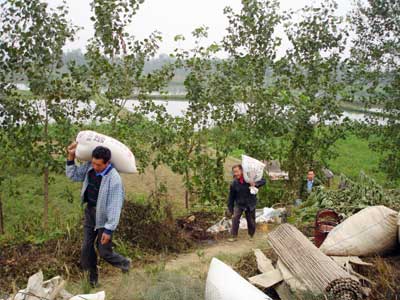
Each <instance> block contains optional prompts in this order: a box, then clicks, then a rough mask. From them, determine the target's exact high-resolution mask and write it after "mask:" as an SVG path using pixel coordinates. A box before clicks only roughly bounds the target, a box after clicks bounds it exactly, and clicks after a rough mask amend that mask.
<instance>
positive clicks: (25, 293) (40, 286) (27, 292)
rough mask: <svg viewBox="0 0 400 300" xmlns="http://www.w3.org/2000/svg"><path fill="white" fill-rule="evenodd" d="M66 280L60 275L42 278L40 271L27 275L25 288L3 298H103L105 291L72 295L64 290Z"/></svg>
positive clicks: (35, 299)
mask: <svg viewBox="0 0 400 300" xmlns="http://www.w3.org/2000/svg"><path fill="white" fill-rule="evenodd" d="M65 285H66V281H65V280H63V279H62V278H61V277H60V276H56V277H54V278H52V279H50V280H47V281H44V280H43V273H42V271H40V272H38V273H36V274H34V275H32V276H31V277H29V280H28V285H27V287H26V288H25V289H23V290H19V291H18V292H16V293H15V295H12V296H10V297H9V298H7V299H3V300H37V299H46V300H78V299H86V300H105V293H104V292H99V293H97V294H90V295H76V296H74V295H72V294H71V293H69V292H67V291H66V290H65Z"/></svg>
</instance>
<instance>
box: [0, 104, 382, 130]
mask: <svg viewBox="0 0 400 300" xmlns="http://www.w3.org/2000/svg"><path fill="white" fill-rule="evenodd" d="M153 101H154V103H155V104H157V105H163V106H164V107H165V110H166V112H167V113H168V114H169V115H171V116H172V117H180V116H183V115H184V114H185V112H186V110H187V109H188V106H189V102H188V101H186V100H153ZM65 104H66V107H67V105H68V101H65ZM35 106H36V108H37V109H38V110H39V112H40V113H41V114H42V115H43V116H44V103H43V102H42V101H36V102H35ZM84 106H85V105H84V104H82V106H81V108H84ZM91 106H92V107H93V108H94V106H95V105H94V103H92V104H91ZM138 106H139V101H138V100H128V101H127V102H126V105H125V108H126V109H127V110H129V111H135V107H138ZM237 110H238V111H239V112H241V113H245V112H246V107H245V105H244V104H243V103H238V104H237ZM370 117H371V115H370V114H364V113H358V112H353V111H344V112H343V115H342V118H341V120H343V119H344V118H349V119H350V120H352V121H357V122H366V121H367V119H368V118H370ZM0 121H1V119H0ZM50 122H51V121H50ZM90 122H91V120H87V123H90ZM377 122H378V124H381V125H382V124H385V123H386V121H385V119H384V118H377ZM210 124H211V123H210Z"/></svg>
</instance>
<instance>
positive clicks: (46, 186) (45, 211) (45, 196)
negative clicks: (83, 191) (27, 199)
mask: <svg viewBox="0 0 400 300" xmlns="http://www.w3.org/2000/svg"><path fill="white" fill-rule="evenodd" d="M45 105H46V118H45V123H44V142H45V144H46V146H47V147H46V148H48V143H49V111H48V109H47V102H45ZM46 150H47V149H46ZM47 151H48V150H47ZM48 155H51V153H48ZM43 200H44V203H43V204H44V205H43V228H44V229H47V227H48V219H49V167H48V166H47V164H46V166H45V168H44V173H43Z"/></svg>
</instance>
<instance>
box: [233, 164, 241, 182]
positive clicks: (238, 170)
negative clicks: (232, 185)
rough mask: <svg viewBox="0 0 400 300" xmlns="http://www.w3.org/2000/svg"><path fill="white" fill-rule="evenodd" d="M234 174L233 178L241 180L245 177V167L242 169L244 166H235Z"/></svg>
mask: <svg viewBox="0 0 400 300" xmlns="http://www.w3.org/2000/svg"><path fill="white" fill-rule="evenodd" d="M232 174H233V177H234V178H236V179H239V178H240V177H242V176H243V167H242V165H234V166H233V167H232Z"/></svg>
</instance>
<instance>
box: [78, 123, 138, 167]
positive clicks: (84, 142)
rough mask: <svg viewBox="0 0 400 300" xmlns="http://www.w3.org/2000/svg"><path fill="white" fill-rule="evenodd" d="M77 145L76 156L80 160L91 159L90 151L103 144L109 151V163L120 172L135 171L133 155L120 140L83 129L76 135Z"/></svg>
mask: <svg viewBox="0 0 400 300" xmlns="http://www.w3.org/2000/svg"><path fill="white" fill-rule="evenodd" d="M76 142H77V143H78V146H77V148H76V157H77V158H78V159H80V160H84V161H89V160H91V159H92V152H93V150H94V149H95V148H96V147H97V146H104V147H106V148H108V149H110V151H111V163H112V164H113V165H114V167H115V168H116V169H117V170H118V171H119V172H122V173H135V172H137V169H136V162H135V156H134V155H133V153H132V151H131V150H129V148H128V147H127V146H125V145H124V144H122V143H121V142H120V141H117V140H116V139H114V138H112V137H109V136H107V135H104V134H101V133H97V132H95V131H90V130H85V131H81V132H79V134H78V136H77V137H76Z"/></svg>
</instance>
